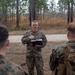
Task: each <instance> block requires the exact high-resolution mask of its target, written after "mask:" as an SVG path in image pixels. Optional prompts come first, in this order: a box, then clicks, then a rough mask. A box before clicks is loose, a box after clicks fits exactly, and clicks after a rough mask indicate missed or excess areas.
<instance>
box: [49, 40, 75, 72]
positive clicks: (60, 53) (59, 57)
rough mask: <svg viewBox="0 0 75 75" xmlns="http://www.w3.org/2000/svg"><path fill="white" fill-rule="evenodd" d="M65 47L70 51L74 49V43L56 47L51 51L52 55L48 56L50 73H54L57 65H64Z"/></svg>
mask: <svg viewBox="0 0 75 75" xmlns="http://www.w3.org/2000/svg"><path fill="white" fill-rule="evenodd" d="M65 46H69V47H71V48H72V49H75V41H69V42H67V44H65V45H61V46H58V47H56V48H55V49H53V50H52V53H51V55H50V61H49V66H50V69H51V70H52V71H54V69H55V68H56V67H57V66H58V65H59V63H60V64H64V58H65V53H64V47H65ZM59 61H60V62H59Z"/></svg>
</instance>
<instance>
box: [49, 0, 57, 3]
mask: <svg viewBox="0 0 75 75" xmlns="http://www.w3.org/2000/svg"><path fill="white" fill-rule="evenodd" d="M48 1H50V0H48ZM55 2H56V3H58V0H55Z"/></svg>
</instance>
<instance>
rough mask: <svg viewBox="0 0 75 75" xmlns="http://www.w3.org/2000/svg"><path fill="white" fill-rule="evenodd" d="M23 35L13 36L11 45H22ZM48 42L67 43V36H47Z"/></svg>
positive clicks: (10, 38)
mask: <svg viewBox="0 0 75 75" xmlns="http://www.w3.org/2000/svg"><path fill="white" fill-rule="evenodd" d="M22 36H23V35H11V36H10V37H9V40H10V42H11V43H20V42H21V38H22ZM46 37H47V40H48V41H67V40H68V39H67V37H66V34H51V35H46Z"/></svg>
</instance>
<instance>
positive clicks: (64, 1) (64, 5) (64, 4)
mask: <svg viewBox="0 0 75 75" xmlns="http://www.w3.org/2000/svg"><path fill="white" fill-rule="evenodd" d="M67 4H68V0H59V1H58V5H59V11H61V12H64V11H65V10H66V9H67Z"/></svg>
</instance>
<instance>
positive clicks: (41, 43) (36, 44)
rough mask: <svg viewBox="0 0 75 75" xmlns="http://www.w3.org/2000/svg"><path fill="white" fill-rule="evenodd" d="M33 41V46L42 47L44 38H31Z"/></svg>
mask: <svg viewBox="0 0 75 75" xmlns="http://www.w3.org/2000/svg"><path fill="white" fill-rule="evenodd" d="M31 43H32V45H33V46H37V47H40V46H42V45H43V41H42V39H36V40H31Z"/></svg>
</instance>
